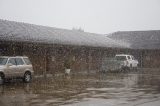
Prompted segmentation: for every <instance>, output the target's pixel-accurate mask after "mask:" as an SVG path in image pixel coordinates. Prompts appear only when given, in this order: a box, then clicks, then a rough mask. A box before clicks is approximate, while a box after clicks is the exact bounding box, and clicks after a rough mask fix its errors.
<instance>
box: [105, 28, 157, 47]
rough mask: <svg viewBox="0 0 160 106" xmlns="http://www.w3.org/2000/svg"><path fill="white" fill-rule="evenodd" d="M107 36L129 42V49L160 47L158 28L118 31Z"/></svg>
mask: <svg viewBox="0 0 160 106" xmlns="http://www.w3.org/2000/svg"><path fill="white" fill-rule="evenodd" d="M107 37H109V38H111V39H113V40H118V41H122V42H126V43H129V44H130V48H131V49H160V30H150V31H119V32H115V33H112V34H109V35H108V36H107Z"/></svg>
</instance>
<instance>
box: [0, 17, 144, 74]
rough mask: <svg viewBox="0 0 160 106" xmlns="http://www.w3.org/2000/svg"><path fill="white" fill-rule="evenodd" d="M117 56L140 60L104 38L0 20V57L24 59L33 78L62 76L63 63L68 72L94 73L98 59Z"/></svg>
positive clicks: (136, 53) (123, 46)
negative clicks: (125, 55)
mask: <svg viewBox="0 0 160 106" xmlns="http://www.w3.org/2000/svg"><path fill="white" fill-rule="evenodd" d="M117 53H129V54H133V55H134V56H136V58H138V60H141V61H142V57H143V56H142V55H143V54H142V51H141V50H140V49H132V48H131V45H130V43H126V42H124V41H120V40H113V39H111V38H109V37H106V36H105V35H101V34H94V33H88V32H84V31H81V30H66V29H59V28H54V27H46V26H39V25H33V24H27V23H22V22H14V21H7V20H0V54H1V55H16V56H17V55H25V56H28V57H29V58H30V59H31V61H32V64H33V67H34V70H35V74H45V73H51V74H55V73H59V72H64V62H65V60H72V61H73V62H72V65H71V69H72V72H75V73H76V72H91V71H98V70H99V69H100V68H101V63H102V61H101V60H102V58H104V57H106V56H107V57H113V56H114V55H115V54H117ZM140 63H143V62H140Z"/></svg>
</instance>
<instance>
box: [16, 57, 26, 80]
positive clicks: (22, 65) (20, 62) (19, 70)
mask: <svg viewBox="0 0 160 106" xmlns="http://www.w3.org/2000/svg"><path fill="white" fill-rule="evenodd" d="M16 63H17V77H23V75H24V71H25V63H24V61H23V60H22V58H16Z"/></svg>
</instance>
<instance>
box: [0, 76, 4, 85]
mask: <svg viewBox="0 0 160 106" xmlns="http://www.w3.org/2000/svg"><path fill="white" fill-rule="evenodd" d="M2 84H4V75H3V74H0V85H2Z"/></svg>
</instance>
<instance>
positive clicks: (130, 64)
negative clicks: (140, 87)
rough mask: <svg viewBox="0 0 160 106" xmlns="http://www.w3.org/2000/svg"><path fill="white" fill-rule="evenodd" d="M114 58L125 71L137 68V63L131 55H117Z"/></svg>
mask: <svg viewBox="0 0 160 106" xmlns="http://www.w3.org/2000/svg"><path fill="white" fill-rule="evenodd" d="M115 58H116V60H117V61H121V62H122V65H123V66H122V67H123V68H125V69H133V68H137V67H138V61H137V60H136V59H135V58H134V56H132V55H127V54H117V55H116V56H115Z"/></svg>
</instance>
